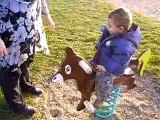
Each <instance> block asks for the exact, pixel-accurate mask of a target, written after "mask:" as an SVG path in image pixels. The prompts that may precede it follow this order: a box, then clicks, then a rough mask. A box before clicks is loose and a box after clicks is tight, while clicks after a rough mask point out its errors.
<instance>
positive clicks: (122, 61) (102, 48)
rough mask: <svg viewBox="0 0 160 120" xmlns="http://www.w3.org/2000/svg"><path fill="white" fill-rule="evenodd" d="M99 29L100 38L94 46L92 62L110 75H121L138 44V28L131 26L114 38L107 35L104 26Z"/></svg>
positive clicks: (139, 34)
mask: <svg viewBox="0 0 160 120" xmlns="http://www.w3.org/2000/svg"><path fill="white" fill-rule="evenodd" d="M101 28H102V36H101V38H100V40H99V42H98V43H97V45H96V49H97V53H96V55H95V57H94V59H93V62H94V63H95V64H98V65H102V66H104V67H105V69H106V71H108V72H110V73H112V74H116V75H118V74H123V73H124V70H125V68H127V67H128V65H129V63H130V58H131V56H132V55H133V54H134V53H135V51H136V49H137V48H138V45H139V43H140V40H141V31H140V28H139V27H138V26H137V25H135V24H133V25H132V26H131V28H130V29H129V30H128V32H127V33H125V34H121V35H114V36H111V35H109V32H108V29H107V27H106V26H102V27H101Z"/></svg>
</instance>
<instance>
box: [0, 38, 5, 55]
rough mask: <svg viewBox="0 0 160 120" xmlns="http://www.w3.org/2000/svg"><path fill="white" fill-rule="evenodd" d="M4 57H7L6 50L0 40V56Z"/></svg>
mask: <svg viewBox="0 0 160 120" xmlns="http://www.w3.org/2000/svg"><path fill="white" fill-rule="evenodd" d="M5 55H7V49H6V46H5V44H4V42H3V40H2V39H1V38H0V56H5Z"/></svg>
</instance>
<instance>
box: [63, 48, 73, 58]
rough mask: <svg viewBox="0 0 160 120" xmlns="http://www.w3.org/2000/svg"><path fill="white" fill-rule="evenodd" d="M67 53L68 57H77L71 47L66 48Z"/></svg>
mask: <svg viewBox="0 0 160 120" xmlns="http://www.w3.org/2000/svg"><path fill="white" fill-rule="evenodd" d="M65 52H66V56H68V57H72V56H74V55H75V52H74V50H73V49H72V48H71V47H66V49H65Z"/></svg>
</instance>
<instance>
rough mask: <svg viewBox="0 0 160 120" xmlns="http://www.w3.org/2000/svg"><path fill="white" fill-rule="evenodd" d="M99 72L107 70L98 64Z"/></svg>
mask: <svg viewBox="0 0 160 120" xmlns="http://www.w3.org/2000/svg"><path fill="white" fill-rule="evenodd" d="M96 70H97V72H106V69H105V68H104V67H103V66H102V65H96Z"/></svg>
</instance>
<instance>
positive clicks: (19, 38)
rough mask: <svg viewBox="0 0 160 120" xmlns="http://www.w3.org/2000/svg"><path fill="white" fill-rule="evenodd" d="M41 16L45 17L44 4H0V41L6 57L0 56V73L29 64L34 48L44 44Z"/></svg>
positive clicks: (10, 0)
mask: <svg viewBox="0 0 160 120" xmlns="http://www.w3.org/2000/svg"><path fill="white" fill-rule="evenodd" d="M42 13H43V14H49V10H48V7H47V5H46V2H45V0H0V38H1V39H2V40H3V41H4V43H5V45H6V48H7V52H8V54H7V55H6V56H3V57H2V56H0V69H6V68H9V69H13V70H14V69H16V68H18V67H19V66H20V65H21V64H22V63H23V62H25V61H27V60H32V59H33V57H34V52H35V44H36V43H37V42H39V41H40V43H45V45H44V46H42V47H47V48H48V46H47V42H46V37H45V33H44V31H43V24H42V16H41V15H42Z"/></svg>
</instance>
